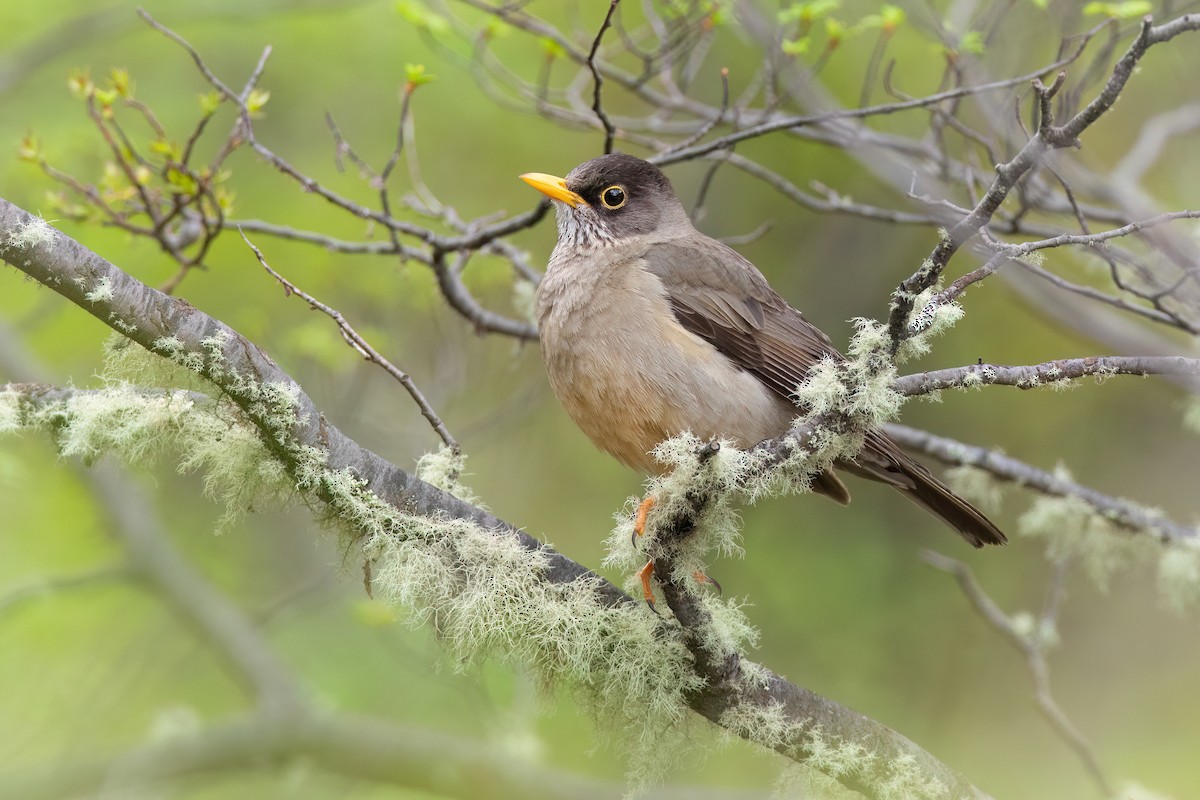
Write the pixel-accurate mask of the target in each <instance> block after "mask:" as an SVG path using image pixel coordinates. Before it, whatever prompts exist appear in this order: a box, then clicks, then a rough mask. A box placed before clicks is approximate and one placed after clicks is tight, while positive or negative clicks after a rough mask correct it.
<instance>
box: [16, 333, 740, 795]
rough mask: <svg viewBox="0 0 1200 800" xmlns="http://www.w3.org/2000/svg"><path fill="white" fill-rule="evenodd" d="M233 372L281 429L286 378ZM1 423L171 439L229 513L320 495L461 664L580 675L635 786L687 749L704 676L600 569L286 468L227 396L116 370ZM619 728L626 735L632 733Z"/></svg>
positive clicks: (386, 582)
mask: <svg viewBox="0 0 1200 800" xmlns="http://www.w3.org/2000/svg"><path fill="white" fill-rule="evenodd" d="M214 355H215V354H214V353H212V352H210V353H209V354H208V355H207V356H206V361H211V360H212V359H213V357H214ZM139 358H152V356H150V355H149V354H148V353H145V351H142V354H141V355H140V356H139V355H134V354H131V353H129V352H125V351H123V350H119V351H117V352H116V353H115V354H114V360H115V362H116V363H119V364H120V365H121V366H123V367H125V368H129V369H130V370H132V371H134V372H141V373H142V374H148V373H151V372H154V371H155V370H156V368H155V367H153V366H150V365H146V364H141V365H139V364H137V362H138V360H139ZM171 369H174V368H173V367H172V368H171ZM237 384H238V386H239V391H244V392H248V393H251V394H252V396H253V397H252V400H251V401H250V405H251V407H252V408H253V407H261V408H259V410H257V411H254V412H253V413H255V414H259V413H261V414H265V415H266V417H265V419H266V420H267V423H268V424H267V427H268V430H269V431H274V432H275V433H274V435H275V436H278V432H280V431H283V430H287V429H289V427H288V426H290V425H293V424H295V405H296V395H295V391H294V388H293V387H289V386H287V385H274V384H265V385H261V386H258V385H256V384H254V382H252V381H249V380H244V379H239V380H238V381H237ZM0 426H2V427H0V430H2V431H5V432H14V431H18V430H33V429H44V430H50V431H53V432H54V433H55V434H56V436H57V438H58V441H59V445H60V449H61V451H62V453H63V455H64V456H68V455H74V456H79V457H82V458H83V459H84V460H86V461H92V460H95V459H96V458H98V457H100V455H101V454H104V453H110V454H113V455H115V456H118V457H120V458H122V459H124V460H127V461H129V462H136V463H137V464H138V465H139V466H145V465H146V464H147V463H149V462H152V461H153V459H154V458H155V457H157V456H159V455H161V454H162V453H163V452H164V451H165V450H167V449H174V450H176V451H178V453H179V467H180V469H181V470H187V471H192V470H195V471H201V472H203V474H204V481H205V488H206V492H207V493H209V494H210V495H212V496H215V497H217V498H218V499H220V500H222V501H223V502H224V503H225V504H226V516H227V517H230V518H231V517H232V516H234V515H236V514H237V513H240V512H241V511H242V510H244V509H245V508H247V507H248V506H252V505H258V504H260V503H262V502H265V501H267V500H274V499H279V498H288V497H294V496H298V495H300V494H303V495H306V496H308V497H309V498H311V499H319V500H320V502H322V503H323V504H324V505H326V507H327V508H328V509H329V520H330V521H331V522H333V523H335V524H336V526H337V527H339V528H341V529H343V530H345V531H346V532H347V533H348V534H349V536H350V537H351V538H353V539H355V540H357V541H358V542H359V545H360V546H361V547H362V550H363V553H364V554H365V555H366V556H367V557H368V558H369V559H370V561H371V563H372V565H373V572H374V587H375V590H376V592H377V593H378V594H379V595H380V596H381V597H384V598H386V599H388V600H390V601H392V602H395V603H399V604H401V605H403V606H404V608H405V610H406V613H407V615H408V620H409V621H410V622H412V623H413V624H429V625H431V626H432V627H433V628H434V629H435V630H436V632H437V633H438V635H439V637H440V638H441V640H442V642H443V643H444V645H445V647H446V649H447V651H448V653H449V654H450V655H451V656H452V658H453V660H454V662H455V663H456V664H458V665H460V666H462V667H466V666H467V665H469V664H474V663H478V662H479V661H480V660H482V659H484V658H487V657H499V658H502V659H504V660H508V661H513V662H516V663H521V664H525V665H528V666H529V667H530V668H531V669H533V670H534V671H535V672H536V674H537V676H538V679H539V681H540V682H541V683H542V684H543V685H546V686H553V685H555V684H558V683H561V682H566V683H569V684H571V685H572V686H574V687H576V688H578V689H580V690H581V694H582V695H583V696H584V697H586V699H587V700H588V701H589V702H590V704H591V706H592V708H593V710H594V711H595V713H596V714H597V716H598V717H599V718H601V719H602V720H606V721H607V722H608V723H609V724H608V725H607V728H608V729H610V730H613V731H616V730H620V731H622V734H621V736H620V739H621V741H622V742H623V743H624V745H625V746H626V747H627V748H628V753H629V756H630V774H631V781H632V782H633V783H634V784H638V785H640V784H642V783H645V782H648V781H652V780H655V779H658V778H659V777H661V775H662V774H663V771H664V770H666V769H668V768H669V766H670V764H671V760H670V759H667V758H664V757H663V755H664V749H665V750H676V751H683V750H685V748H684V747H682V742H674V743H673V744H678V745H681V746H679V747H673V746H672V743H670V742H669V743H668V744H667V745H666V746H665V747H664V740H665V739H669V738H670V737H672V736H675V737H678V736H680V735H682V734H681V733H680V732H681V730H682V729H683V728H684V727H685V722H686V719H687V717H688V713H687V704H686V702H685V698H686V696H687V695H688V693H690V692H694V691H696V690H697V689H699V688H700V687H701V685H702V683H703V681H702V680H701V679H700V678H699V677H697V676H696V674H695V670H694V668H693V666H692V658H691V655H690V654H689V653H688V652H687V650H686V648H684V646H683V645H682V643H681V642H680V640H679V639H678V638H676V637H673V636H669V635H668V636H664V635H663V628H662V624H661V622H660V621H659V619H658V618H657V617H655V616H654V615H653V614H651V613H650V612H649V611H647V610H646V609H645V608H643V607H642V606H640V605H639V604H629V603H619V604H617V605H615V606H609V605H606V604H605V603H604V602H603V601H602V599H601V598H600V596H599V595H598V594H597V586H598V581H599V579H598V578H596V579H590V580H589V579H580V580H577V581H574V582H571V583H569V584H551V583H549V582H548V581H547V580H546V575H545V569H546V566H547V559H548V558H549V557H550V556H549V554H548V553H547V552H545V551H539V550H530V549H528V548H526V547H524V546H522V544H521V543H520V541H519V540H518V539H517V538H516V537H515V536H509V535H505V534H503V533H497V532H495V531H490V530H484V529H482V528H479V527H478V526H475V525H473V524H471V523H468V522H465V521H461V520H454V519H445V518H429V517H421V516H414V515H409V514H405V513H403V512H401V511H400V510H399V509H397V508H395V507H393V506H391V505H389V504H387V503H385V502H384V501H383V500H381V499H380V498H379V497H378V496H377V495H375V494H374V493H372V492H370V491H368V489H367V487H366V485H365V483H364V481H363V480H362V479H361V478H359V477H357V476H356V475H354V474H353V473H352V472H351V471H350V470H349V469H345V470H332V469H330V468H329V466H328V464H327V463H326V458H325V454H324V453H323V452H322V451H320V450H317V449H316V448H312V447H308V446H300V445H296V444H295V443H294V442H291V443H288V444H287V445H286V452H287V457H288V461H289V464H290V470H289V469H288V468H285V467H284V465H283V463H282V462H280V461H279V460H277V458H276V457H275V456H274V455H273V453H272V452H271V450H270V449H269V448H268V447H267V445H266V444H265V443H264V439H263V436H262V434H261V433H260V432H259V431H260V429H261V427H262V425H261V423H260V422H256V424H254V425H252V424H250V422H249V420H248V419H247V416H246V412H244V411H242V410H241V409H240V408H239V407H238V406H235V405H234V404H233V403H232V402H231V401H229V400H216V399H211V398H205V397H204V396H202V395H196V394H194V393H188V392H184V391H162V390H157V391H156V390H144V389H136V388H134V387H133V386H131V385H129V384H127V383H124V382H120V381H116V380H114V379H111V378H110V379H109V385H108V386H106V387H105V388H101V389H98V390H92V391H78V392H76V393H74V394H68V396H67V399H65V400H62V401H57V402H41V403H40V405H37V404H32V403H25V404H24V405H23V399H22V397H21V396H20V394H19V392H16V391H13V390H9V391H6V392H4V393H3V394H2V395H0ZM271 435H272V434H270V433H269V434H268V435H267V437H268V440H269V439H270V437H271ZM280 446H284V445H283V444H282V443H281V444H280ZM731 457H732V456H731V455H727V456H726V458H731ZM432 461H433V463H437V464H440V466H439V467H438V468H437V469H445V468H449V469H450V470H452V471H454V470H456V469H460V468H461V462H459V463H458V465H457V466H456V465H455V464H454V463H453V459H446V458H440V459H438V458H435V459H433V460H432ZM429 463H430V462H427V466H428V465H429ZM430 469H434V468H433V467H430ZM434 471H437V470H436V469H435V470H434ZM443 474H444V475H446V476H448V474H449V473H443ZM713 602H714V603H720V602H722V601H716V600H714V601H713ZM710 613H712V615H713V616H714V618H715V619H717V620H718V622H717V624H716V625H715V626H714V631H725V633H724V634H721V635H718V634H717V633H714V634H713V636H712V642H713V646H721V647H735V646H741V645H742V644H743V643H744V642H745V640H746V639H748V638H751V637H752V632H751V629H749V627H748V626H744V623H743V622H739V620H738V617H737V614H736V607H734V608H733V610H732V611H730V610H727V609H724V608H722V607H720V606H719V605H714V606H713V607H712V609H711V611H710ZM629 730H633V731H636V734H635V735H634V736H626V735H625V732H626V731H629Z"/></svg>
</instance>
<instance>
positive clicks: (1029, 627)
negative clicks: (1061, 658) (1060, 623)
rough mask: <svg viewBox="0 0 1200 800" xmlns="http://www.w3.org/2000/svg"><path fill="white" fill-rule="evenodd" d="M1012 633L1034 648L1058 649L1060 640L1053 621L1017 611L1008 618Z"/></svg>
mask: <svg viewBox="0 0 1200 800" xmlns="http://www.w3.org/2000/svg"><path fill="white" fill-rule="evenodd" d="M1008 622H1009V624H1010V625H1012V628H1013V631H1014V632H1015V633H1016V634H1017V635H1018V636H1020V637H1021V638H1023V639H1024V640H1025V641H1027V642H1029V643H1030V644H1032V645H1033V646H1035V647H1038V648H1042V649H1050V648H1053V647H1058V645H1059V643H1060V641H1061V640H1060V638H1059V635H1058V627H1057V626H1056V625H1055V624H1054V620H1053V619H1050V618H1048V617H1041V616H1035V615H1033V614H1031V613H1029V612H1028V611H1018V612H1017V613H1015V614H1013V615H1012V616H1011V617H1009V620H1008Z"/></svg>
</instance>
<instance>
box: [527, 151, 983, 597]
mask: <svg viewBox="0 0 1200 800" xmlns="http://www.w3.org/2000/svg"><path fill="white" fill-rule="evenodd" d="M520 177H521V179H522V180H523V181H525V182H526V183H527V184H529V185H530V186H532V187H533V188H534V189H537V190H538V191H539V192H541V193H542V194H544V195H546V196H547V197H549V198H550V199H551V200H552V201H553V205H554V209H555V218H556V222H557V229H558V240H557V243H556V244H555V246H554V250H553V251H552V253H551V255H550V260H549V264H548V266H547V269H546V272H545V275H544V276H543V278H542V280H541V282H540V283H539V285H538V288H537V292H536V296H535V309H536V317H537V323H538V338H539V341H540V345H541V355H542V360H543V362H544V364H545V367H546V373H547V375H548V377H549V382H550V386H551V388H552V389H553V391H554V394H555V395H556V396H557V397H558V399H559V401H560V402H561V404H562V406H563V408H564V409H565V410H566V412H567V414H568V415H569V416H570V417H571V419H572V420H574V422H575V423H576V424H577V425H578V426H579V427H580V428H581V429H582V430H583V432H584V433H585V434H586V435H587V436H588V438H590V439H591V440H592V442H593V443H595V444H596V445H597V446H598V447H599V448H600V449H601V450H604V451H606V452H607V453H609V454H610V455H612V456H614V457H615V458H616V459H617V460H618V461H620V462H622V463H623V464H625V465H627V466H629V467H632V468H634V469H636V470H638V471H640V472H642V473H644V474H655V473H659V472H661V471H662V469H663V467H662V465H660V464H659V463H658V462H657V461H656V459H655V458H654V456H653V455H652V451H653V450H654V448H655V446H656V445H658V444H659V443H660V442H662V441H664V440H666V439H668V438H670V437H672V436H675V435H678V434H681V433H683V432H685V431H690V432H691V433H692V434H694V435H695V436H697V437H699V438H700V439H701V440H706V439H708V440H715V439H726V440H730V441H732V442H733V443H734V444H735V445H736V446H738V447H740V448H747V447H752V446H753V445H755V444H757V443H758V442H760V441H762V440H765V439H769V438H773V437H776V436H779V435H780V434H782V433H784V432H785V431H787V430H788V428H789V427H790V426H791V424H792V421H793V420H794V419H795V418H796V416H797V414H798V413H801V412H803V411H804V409H803V407H802V406H801V407H798V406H797V398H796V397H795V395H794V392H795V391H796V387H797V386H798V385H799V384H801V383H803V382H804V380H805V378H806V376H807V375H808V372H809V370H810V369H811V368H812V367H814V366H815V365H817V364H818V363H820V362H821V361H822V360H823V359H835V360H839V361H844V360H845V357H844V356H843V355H842V354H841V353H839V352H838V350H837V348H836V347H834V345H833V342H832V341H831V340H830V338H829V337H828V336H827V335H826V334H825V333H824V332H822V331H821V330H820V329H819V328H817V327H816V326H815V325H813V324H812V323H811V322H809V321H808V320H807V319H806V318H805V317H804V315H803V314H802V313H801V312H800V311H797V310H796V309H795V308H793V307H792V306H791V305H790V304H789V303H788V302H787V301H786V300H784V299H783V298H782V297H781V296H780V295H779V294H778V293H777V292H776V291H775V290H774V289H772V288H771V286H770V284H769V283H768V282H767V279H766V278H765V277H764V276H763V274H762V273H761V272H759V270H758V269H757V268H756V267H755V266H754V265H753V264H752V263H750V261H748V260H747V259H746V258H744V257H743V256H741V255H740V254H739V253H737V252H736V251H735V250H733V249H732V248H730V247H729V246H727V245H725V244H723V243H722V242H719V241H717V240H716V239H713V238H711V237H709V236H706V235H705V234H703V233H701V232H700V231H698V230H697V229H696V227H695V226H694V225H693V224H692V221H691V219H690V218H689V216H688V214H687V212H686V210H685V209H684V207H683V204H682V203H681V202H680V201H679V199H678V197H677V196H676V194H675V190H674V189H673V188H672V186H671V182H670V180H668V178H667V176H666V175H665V174H663V172H662V170H660V169H659V168H658V167H656V166H655V165H653V164H651V163H650V162H648V161H645V160H643V159H640V158H637V157H636V156H632V155H628V154H624V153H609V154H606V155H602V156H599V157H598V158H593V159H591V160H590V161H586V162H584V163H583V164H580V165H579V166H577V167H575V168H574V169H572V170H571V171H570V172H568V173H567V176H566V177H565V178H560V177H556V176H554V175H549V174H546V173H540V172H530V173H526V174H524V175H521V176H520ZM835 467H836V468H837V469H840V470H843V471H845V472H848V473H851V474H853V475H857V476H860V477H863V478H868V479H870V480H873V481H878V482H880V483H884V484H887V485H889V486H891V487H893V488H895V489H897V490H898V491H900V493H901V494H903V495H904V496H905V497H907V498H909V499H910V500H912V501H914V502H915V503H917V504H918V505H920V506H922V507H924V508H925V509H926V510H928V511H930V512H932V513H933V514H934V515H935V516H937V517H939V518H940V519H941V520H942V521H944V522H945V523H946V524H947V525H949V526H950V527H951V528H953V529H954V530H955V531H957V532H958V534H959V535H960V536H962V537H963V538H964V539H965V540H966V541H967V542H969V543H970V544H971V545H973V546H975V547H982V546H983V545H985V544H1004V542H1005V541H1006V538H1005V536H1004V534H1003V533H1002V532H1001V531H1000V529H999V528H998V527H996V525H995V524H994V523H993V522H992V521H991V520H989V519H988V518H987V517H986V516H985V515H984V514H983V513H982V512H981V511H979V509H977V508H975V507H974V506H973V505H971V504H970V503H969V502H967V501H966V500H964V499H963V498H961V497H959V496H958V495H956V494H955V493H954V492H953V491H952V490H951V489H950V488H949V487H947V486H946V485H945V484H944V483H942V482H941V481H939V480H938V479H937V478H936V477H934V476H933V474H932V473H930V471H929V470H928V469H926V468H925V467H924V466H923V465H922V464H920V463H919V462H917V461H916V460H914V459H913V458H912V457H911V456H909V455H908V454H907V453H905V452H904V450H903V449H902V448H901V447H900V445H899V444H898V443H897V442H896V441H895V440H893V439H892V438H891V437H889V436H888V435H887V434H886V433H884V432H883V431H880V430H872V431H870V432H868V433H867V434H866V438H865V441H864V445H863V447H862V449H861V450H860V451H859V453H858V454H857V456H856V457H855V458H854V459H852V460H851V459H842V460H839V461H837V462H836V463H835ZM812 489H813V491H814V492H816V493H818V494H821V495H824V496H826V497H829V498H831V499H833V500H834V501H836V502H838V503H841V504H843V505H845V504H846V503H849V502H850V492H849V491H848V490H847V488H846V485H845V484H844V483H843V482H842V480H841V479H840V478H839V477H838V476H837V474H836V473H835V472H834V471H833V470H832V469H831V470H828V471H825V472H823V473H821V474H818V475H816V476H815V477H814V478H813V481H812ZM652 507H653V498H647V500H646V501H645V502H644V503H643V504H642V506H641V507H639V512H638V522H637V530H638V531H639V532H640V529H641V527H642V526H644V524H645V519H646V514H647V513H648V511H649V510H650V509H651V508H652ZM651 567H652V564H648V565H647V568H646V569H644V570H643V572H642V583H643V588H644V589H645V590H646V596H647V600H650V598H651V597H652V595H651V593H650V587H649V574H650V568H651Z"/></svg>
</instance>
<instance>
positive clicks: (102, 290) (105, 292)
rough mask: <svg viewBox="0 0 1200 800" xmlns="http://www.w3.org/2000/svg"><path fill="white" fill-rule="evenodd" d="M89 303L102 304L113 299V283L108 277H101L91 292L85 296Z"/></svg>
mask: <svg viewBox="0 0 1200 800" xmlns="http://www.w3.org/2000/svg"><path fill="white" fill-rule="evenodd" d="M83 299H84V300H87V301H88V302H89V303H101V302H105V301H107V300H112V299H113V287H112V281H111V280H109V278H108V276H107V275H104V276H101V278H100V280H98V281H96V285H95V286H94V287H93V288H92V290H91V291H90V292H88V293H87V294H85V295H84V296H83Z"/></svg>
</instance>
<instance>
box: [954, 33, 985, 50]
mask: <svg viewBox="0 0 1200 800" xmlns="http://www.w3.org/2000/svg"><path fill="white" fill-rule="evenodd" d="M958 52H960V53H970V54H971V55H973V56H981V55H983V34H982V33H980V32H979V31H967V32H966V33H964V34H963V35H962V38H961V39H959V40H958Z"/></svg>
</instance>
